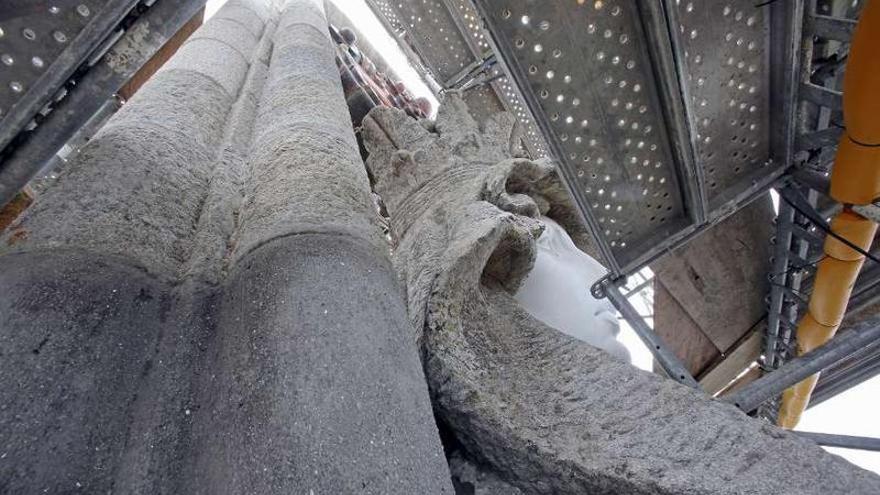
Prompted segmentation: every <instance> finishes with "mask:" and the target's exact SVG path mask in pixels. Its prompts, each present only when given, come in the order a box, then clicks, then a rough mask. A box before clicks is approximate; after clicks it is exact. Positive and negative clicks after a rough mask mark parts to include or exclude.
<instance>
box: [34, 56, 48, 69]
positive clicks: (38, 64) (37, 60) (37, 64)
mask: <svg viewBox="0 0 880 495" xmlns="http://www.w3.org/2000/svg"><path fill="white" fill-rule="evenodd" d="M31 63H32V64H34V67H36V68H38V69H42V68H43V66H44V65H46V64H45V62H43V59H41V58H40V57H33V58H32V59H31Z"/></svg>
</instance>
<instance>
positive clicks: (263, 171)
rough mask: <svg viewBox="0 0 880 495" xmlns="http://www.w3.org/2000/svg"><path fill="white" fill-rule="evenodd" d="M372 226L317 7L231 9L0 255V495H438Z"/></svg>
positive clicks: (437, 451)
mask: <svg viewBox="0 0 880 495" xmlns="http://www.w3.org/2000/svg"><path fill="white" fill-rule="evenodd" d="M276 25H278V28H277V29H276ZM371 208H372V207H371V201H370V197H369V187H368V181H367V177H366V172H365V171H364V169H363V164H362V163H361V162H360V159H359V155H358V150H357V145H356V142H355V138H354V135H353V132H352V129H351V126H350V121H349V116H348V114H347V111H346V108H345V103H344V100H343V99H342V90H341V84H340V80H339V77H338V73H337V71H336V66H335V64H334V61H333V47H332V45H331V43H330V41H329V35H328V33H327V29H326V19H325V17H324V12H323V6H322V4H321V3H320V1H318V0H312V1H307V0H300V1H292V2H288V4H287V5H286V6H285V7H284V9H283V12H281V13H279V9H278V8H277V6H276V5H275V2H272V1H269V0H264V1H261V0H231V1H230V2H229V3H227V4H226V6H225V7H223V9H221V11H220V12H218V14H217V15H216V16H215V17H214V18H212V19H211V20H210V21H209V22H208V23H206V25H205V26H204V27H203V28H202V29H200V30H199V31H198V32H197V33H196V34H195V35H194V36H193V37H192V38H191V40H190V41H188V42H187V43H186V44H185V45H184V46H183V47H182V48H181V50H180V51H179V53H178V54H177V55H176V56H175V57H174V58H173V59H172V60H171V61H170V62H169V64H168V65H166V67H164V68H163V69H162V70H161V71H160V72H159V73H157V74H156V75H155V76H154V77H153V78H152V80H151V81H150V82H148V83H147V84H146V85H145V86H144V87H143V88H142V89H141V90H140V91H139V92H138V94H137V95H135V97H134V98H132V100H131V101H130V102H129V103H128V104H126V105H125V107H124V108H123V109H122V110H121V111H120V112H119V113H118V114H117V115H116V116H114V118H113V119H112V120H111V121H110V122H109V123H108V124H107V126H106V127H105V128H104V129H102V130H101V131H100V132H99V133H98V135H96V137H95V138H94V139H93V140H92V141H91V142H90V143H89V145H87V146H86V147H85V148H84V149H83V151H82V152H81V154H80V156H79V157H78V159H77V160H76V161H75V162H74V163H71V164H70V166H68V167H66V169H65V171H64V172H63V176H62V178H61V179H60V180H59V181H58V183H57V185H55V186H54V187H53V188H52V189H50V190H49V191H48V192H47V193H46V194H45V195H44V196H42V197H41V198H40V200H39V201H38V202H37V203H36V204H35V205H34V206H33V208H32V209H31V210H30V211H29V212H28V213H27V214H26V215H25V217H24V218H23V219H22V220H21V221H20V223H18V224H17V225H15V226H13V227H12V228H11V229H10V231H9V232H8V233H7V234H6V235H5V236H4V237H3V238H2V239H0V295H2V296H0V353H2V354H0V492H9V493H36V492H43V491H44V490H46V491H47V492H50V493H61V492H73V491H76V490H82V491H84V492H88V493H112V492H118V493H212V494H213V493H255V494H268V493H289V492H296V493H315V494H318V493H351V492H355V491H357V492H363V493H394V492H397V493H415V492H419V493H451V486H450V481H449V473H448V468H447V466H446V463H445V460H444V457H443V452H442V449H441V446H440V441H439V437H438V435H437V430H436V426H435V425H434V420H433V417H432V412H431V406H430V402H429V399H428V394H427V388H426V385H425V382H424V377H423V374H422V369H421V366H420V363H419V361H418V355H417V353H416V348H415V345H414V342H413V340H412V337H411V331H410V329H409V326H408V322H407V320H406V314H405V309H404V302H403V299H402V292H401V290H400V288H399V286H398V284H397V281H396V279H395V277H394V275H393V273H392V271H391V269H390V267H389V263H388V250H387V247H386V246H385V244H384V241H383V240H382V238H381V237H380V234H379V231H378V228H377V226H376V221H375V218H374V217H375V215H374V214H373V211H372V209H371Z"/></svg>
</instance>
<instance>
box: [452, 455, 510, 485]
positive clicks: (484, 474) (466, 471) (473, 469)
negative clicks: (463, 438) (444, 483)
mask: <svg viewBox="0 0 880 495" xmlns="http://www.w3.org/2000/svg"><path fill="white" fill-rule="evenodd" d="M449 470H450V471H451V472H452V483H453V484H454V485H455V494H456V495H522V494H523V491H522V490H520V489H519V488H517V487H515V486H513V485H511V484H510V483H507V482H505V481H504V480H502V479H501V478H499V477H498V475H496V474H495V473H494V471H492V470H485V469H483V468H481V467H480V466H478V465H476V464H474V463H473V462H471V461H469V460H468V459H467V458H465V457H464V456H462V455H461V453H460V452H458V451H455V452H453V453H452V455H451V456H449Z"/></svg>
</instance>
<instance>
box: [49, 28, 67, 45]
mask: <svg viewBox="0 0 880 495" xmlns="http://www.w3.org/2000/svg"><path fill="white" fill-rule="evenodd" d="M52 37H53V38H55V41H57V42H59V43H64V42H66V41H67V35H66V34H64V33H62V32H61V31H55V32H54V33H52Z"/></svg>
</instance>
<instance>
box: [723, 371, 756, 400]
mask: <svg viewBox="0 0 880 495" xmlns="http://www.w3.org/2000/svg"><path fill="white" fill-rule="evenodd" d="M761 375H762V373H761V369H760V368H757V367H755V368H752V369H750V370H749V371H748V372H746V374H745V375H743V376H741V377H740V378H739V379H738V380H737V381H736V382H734V383H732V384H731V385H730V386H729V387H727V388H726V389H724V390H723V391H722V392H721V394H720V395H719V397H724V396H725V395H728V394H732V393H734V392H736V391H737V390H739V389H741V388H743V387H745V386H746V385H748V384H750V383H752V382H753V381H755V380H757V379H758V378H761Z"/></svg>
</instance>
